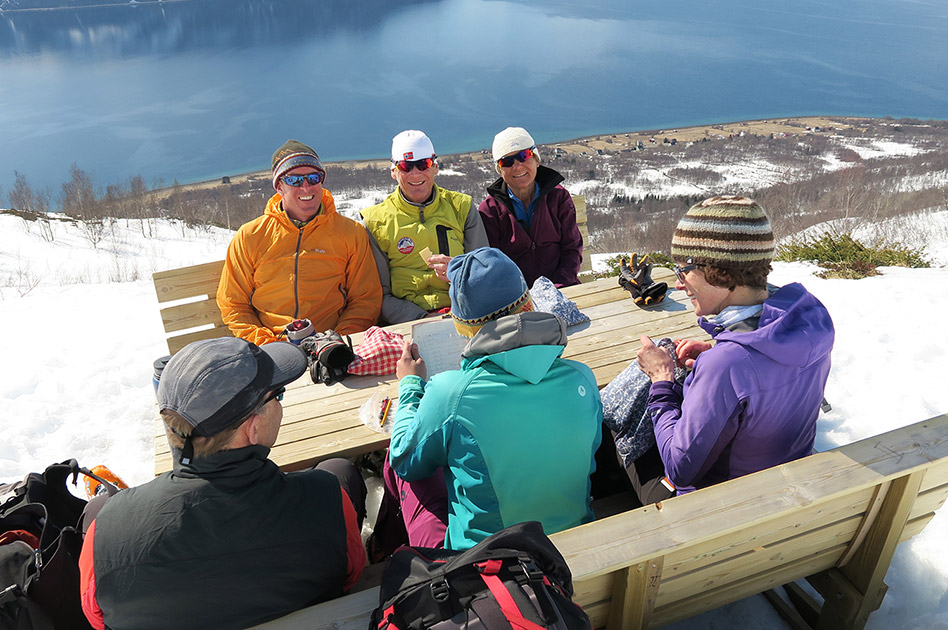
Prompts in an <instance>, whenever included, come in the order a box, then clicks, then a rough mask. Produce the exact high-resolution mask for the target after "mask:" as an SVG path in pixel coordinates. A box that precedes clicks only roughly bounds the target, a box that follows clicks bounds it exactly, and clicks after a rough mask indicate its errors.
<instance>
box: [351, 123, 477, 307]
mask: <svg viewBox="0 0 948 630" xmlns="http://www.w3.org/2000/svg"><path fill="white" fill-rule="evenodd" d="M437 157H438V156H437V155H435V152H434V146H433V145H432V144H431V140H429V139H428V136H426V135H425V134H424V133H422V132H421V131H417V130H415V129H409V130H407V131H403V132H401V133H400V134H398V135H397V136H395V137H394V138H393V139H392V179H394V180H395V181H396V182H397V183H398V188H396V189H395V191H394V192H393V193H392V194H390V195H389V196H388V197H387V198H386V199H385V201H383V202H382V203H380V204H378V205H376V206H372V207H370V208H366V209H365V210H363V211H362V218H363V220H364V223H365V227H366V230H367V231H368V233H369V236H370V241H371V244H372V253H373V254H374V255H375V262H376V266H377V267H378V273H379V280H380V281H381V283H382V320H383V321H385V322H387V323H390V324H395V323H399V322H407V321H411V320H413V319H420V318H422V317H425V316H426V315H428V314H429V313H437V312H439V311H442V310H446V309H447V308H449V307H450V305H451V300H450V298H449V297H448V283H447V279H446V276H445V272H446V269H447V264H448V261H449V260H450V259H451V258H453V257H454V256H457V255H459V254H463V253H465V252H470V251H473V250H475V249H477V248H479V247H485V246H486V245H487V244H488V243H487V233H486V232H485V231H484V226H483V224H482V223H481V217H480V214H479V213H478V212H477V209H476V208H474V207H473V206H472V204H471V196H470V195H465V194H463V193H458V192H454V191H451V190H445V189H444V188H440V187H439V186H437V185H436V184H435V181H434V180H435V176H436V175H437V174H438V163H437Z"/></svg>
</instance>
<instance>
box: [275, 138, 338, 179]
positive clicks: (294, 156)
mask: <svg viewBox="0 0 948 630" xmlns="http://www.w3.org/2000/svg"><path fill="white" fill-rule="evenodd" d="M272 164H273V171H272V174H273V188H274V189H276V187H277V182H278V181H280V178H281V177H283V176H284V175H286V173H287V172H288V171H291V170H293V169H294V168H296V167H297V166H311V167H313V168H315V169H316V170H317V171H319V172H321V173H322V174H323V175H325V174H326V169H324V168H323V164H322V162H320V161H319V156H318V155H316V151H314V150H313V149H312V148H311V147H308V146H306V145H305V144H303V143H302V142H300V141H298V140H287V141H286V142H284V143H283V146H282V147H280V148H279V149H277V150H276V151H274V152H273V160H272Z"/></svg>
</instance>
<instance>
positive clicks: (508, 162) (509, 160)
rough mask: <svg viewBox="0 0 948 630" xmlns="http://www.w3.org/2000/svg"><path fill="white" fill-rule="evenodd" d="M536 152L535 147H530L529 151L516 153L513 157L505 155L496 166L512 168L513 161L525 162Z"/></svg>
mask: <svg viewBox="0 0 948 630" xmlns="http://www.w3.org/2000/svg"><path fill="white" fill-rule="evenodd" d="M535 150H536V147H530V148H529V149H524V150H523V151H518V152H517V153H514V154H513V155H505V156H504V157H502V158H500V159H499V160H497V164H498V166H503V167H507V168H509V167H511V166H513V163H514V160H517V161H518V162H526V161H527V160H529V159H530V158H532V157H533V152H534V151H535Z"/></svg>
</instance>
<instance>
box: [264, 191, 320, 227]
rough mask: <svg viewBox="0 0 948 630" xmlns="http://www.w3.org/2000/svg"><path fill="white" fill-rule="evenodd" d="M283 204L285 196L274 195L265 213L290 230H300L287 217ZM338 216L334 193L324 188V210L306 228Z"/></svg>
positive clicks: (268, 202)
mask: <svg viewBox="0 0 948 630" xmlns="http://www.w3.org/2000/svg"><path fill="white" fill-rule="evenodd" d="M282 202H283V195H281V194H280V193H274V195H273V196H272V197H270V199H269V200H268V201H267V207H266V208H265V209H264V211H263V213H264V214H265V215H267V216H268V217H273V218H274V219H276V220H278V221H280V223H281V225H283V226H285V227H286V228H287V229H290V230H298V229H299V228H297V227H296V226H295V225H294V224H293V222H292V221H290V217H288V216H287V215H286V212H285V211H284V210H283V206H282V205H281V204H282ZM333 214H336V200H335V199H333V196H332V193H331V192H329V190H328V189H326V188H323V205H322V210H321V211H320V213H319V214H318V215H316V216H315V217H314V218H313V220H312V221H310V222H309V223H307V224H306V227H307V228H308V227H311V226H316V225H319V224H320V223H322V222H324V221H326V220H327V219H328V217H329V216H330V215H333Z"/></svg>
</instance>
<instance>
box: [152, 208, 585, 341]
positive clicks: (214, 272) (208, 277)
mask: <svg viewBox="0 0 948 630" xmlns="http://www.w3.org/2000/svg"><path fill="white" fill-rule="evenodd" d="M573 204H574V205H575V206H576V222H577V224H578V225H579V231H580V233H581V234H582V235H583V243H584V244H585V243H588V242H589V230H588V228H587V227H586V197H585V196H583V195H573ZM223 267H224V261H223V260H218V261H215V262H209V263H204V264H201V265H193V266H190V267H182V268H180V269H169V270H167V271H158V272H155V273H154V274H152V279H153V280H154V282H155V293H157V295H158V303H159V304H160V305H164V306H161V307H160V312H161V324H162V326H164V329H165V335H166V336H167V338H168V352H169V353H171V354H174V353H175V352H177V351H178V350H180V349H181V348H183V347H184V346H186V345H188V344H189V343H191V342H192V341H198V340H199V339H213V338H215V337H229V336H231V332H230V330H229V329H228V328H227V326H225V325H224V322H223V321H222V320H221V311H220V309H219V308H218V306H217V285H218V284H219V283H220V279H221V270H222V269H223ZM587 271H592V261H591V259H590V254H589V252H588V251H586V250H585V248H584V250H583V262H582V266H581V267H580V272H587Z"/></svg>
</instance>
